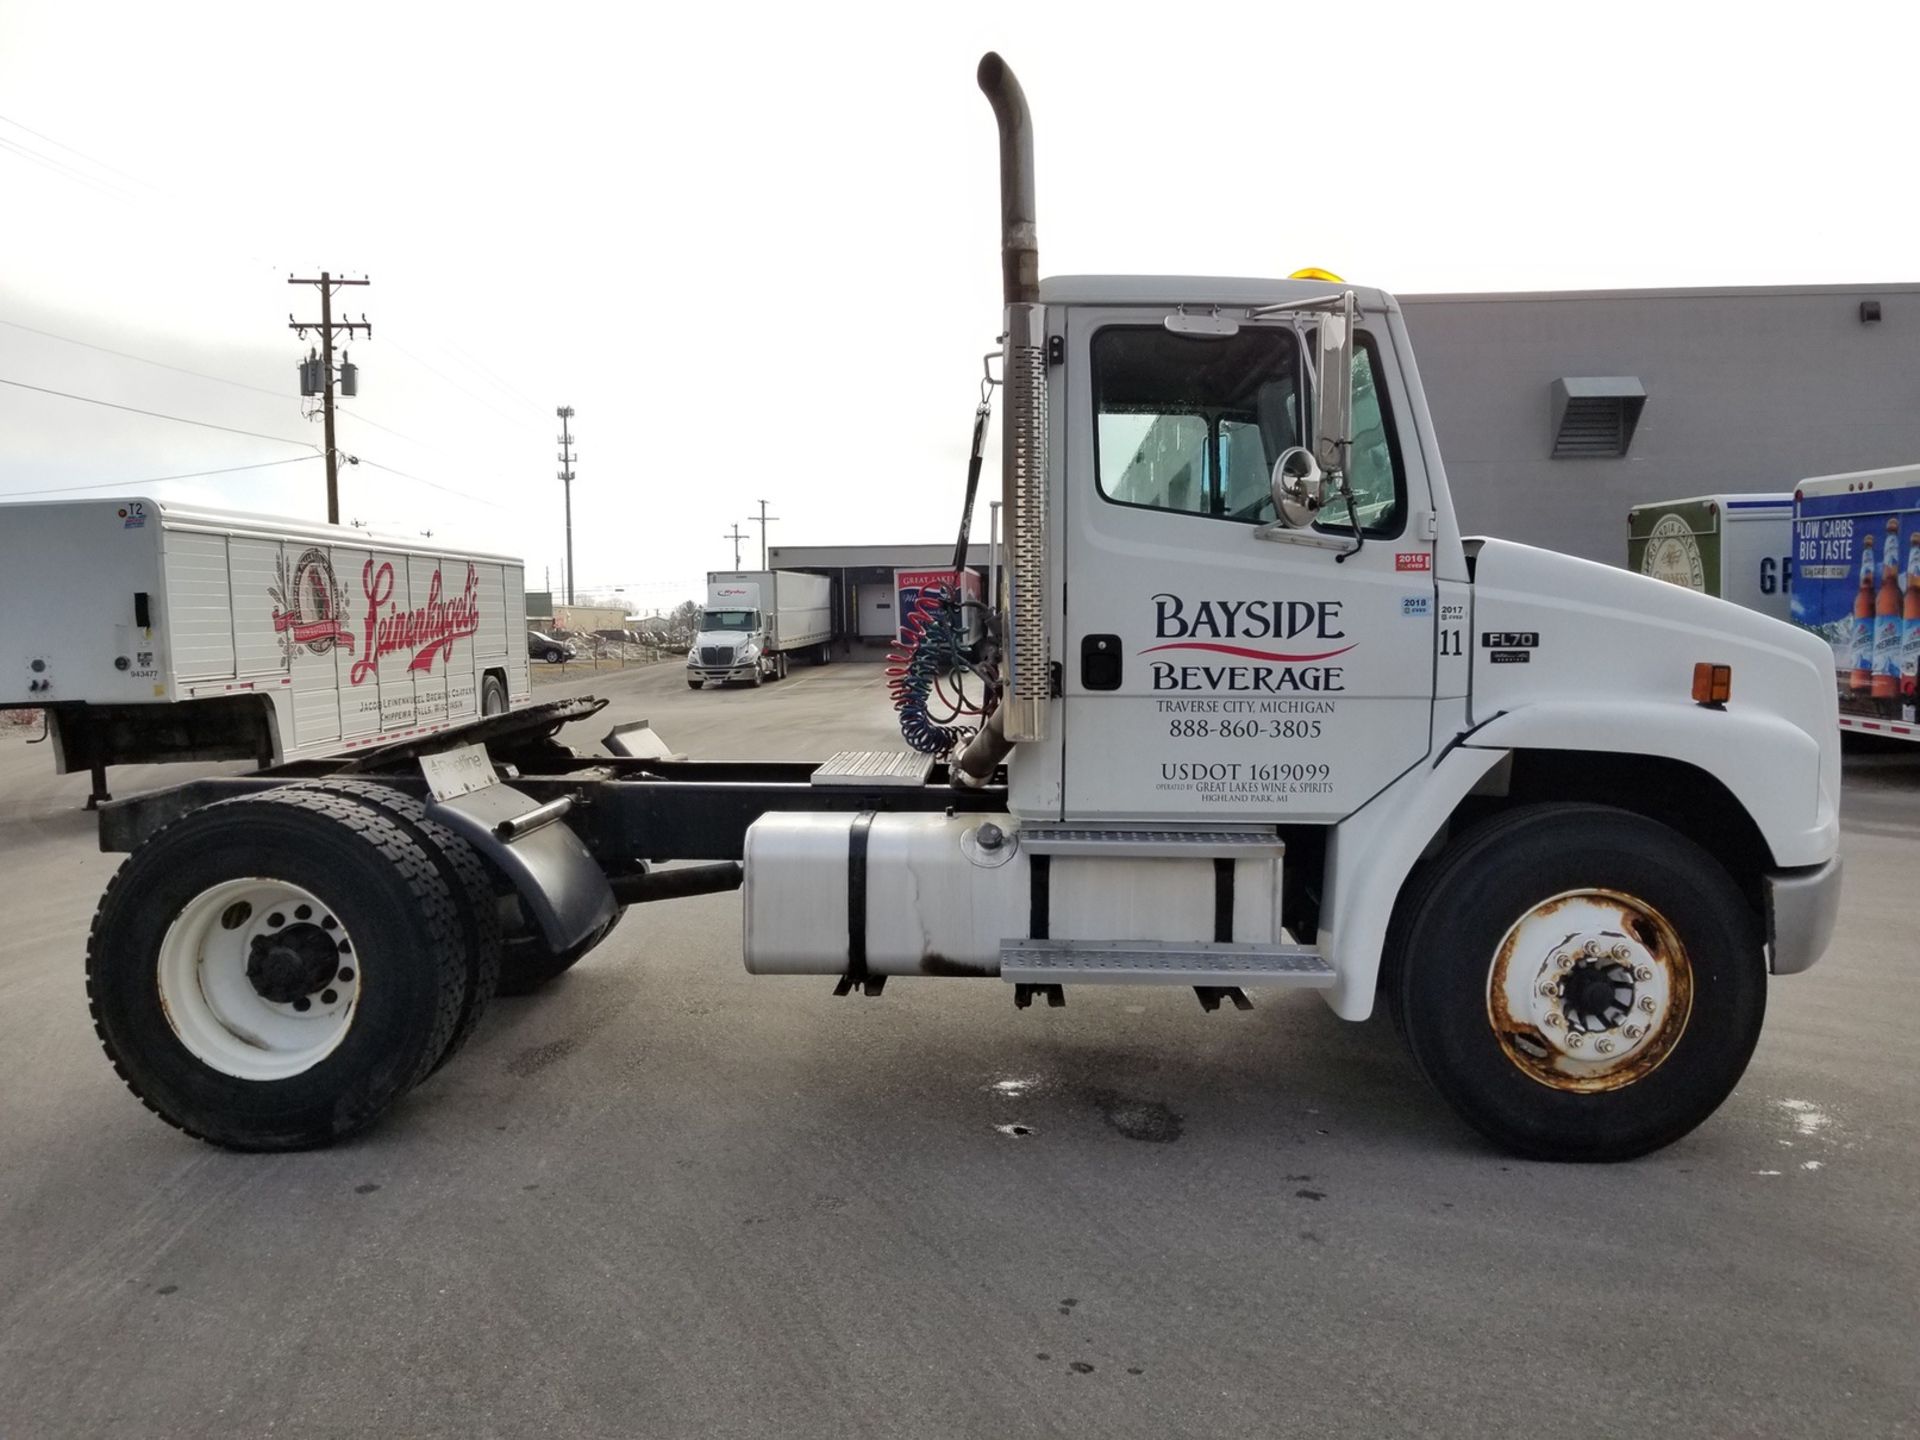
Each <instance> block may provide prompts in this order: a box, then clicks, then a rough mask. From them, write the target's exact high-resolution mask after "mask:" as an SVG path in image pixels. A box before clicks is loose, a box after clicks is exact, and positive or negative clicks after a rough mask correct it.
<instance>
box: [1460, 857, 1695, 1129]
mask: <svg viewBox="0 0 1920 1440" xmlns="http://www.w3.org/2000/svg"><path fill="white" fill-rule="evenodd" d="M1692 1010H1693V967H1692V964H1691V962H1690V961H1689V959H1688V957H1687V951H1686V947H1685V946H1684V945H1682V944H1681V943H1680V937H1679V936H1678V935H1677V934H1676V933H1675V932H1674V929H1673V926H1672V925H1671V924H1669V923H1668V921H1667V918H1666V917H1665V916H1664V915H1662V914H1661V913H1660V912H1659V911H1658V910H1656V909H1654V907H1653V906H1651V905H1649V904H1647V902H1646V901H1644V900H1640V899H1637V898H1635V897H1634V896H1631V895H1626V894H1622V893H1620V892H1618V891H1614V890H1570V891H1567V892H1564V893H1563V894H1559V895H1555V896H1553V897H1552V898H1551V899H1548V900H1542V901H1541V902H1540V903H1539V904H1538V905H1535V906H1534V907H1533V908H1532V909H1531V910H1529V911H1527V913H1526V914H1525V915H1522V916H1521V917H1520V918H1519V919H1518V920H1516V921H1515V922H1514V923H1513V925H1512V927H1511V928H1510V929H1508V931H1507V933H1506V935H1505V936H1504V937H1503V938H1502V940H1501V942H1500V945H1499V948H1498V949H1496V950H1495V952H1494V956H1493V963H1492V965H1491V967H1490V968H1489V970H1488V973H1487V1022H1488V1024H1490V1025H1491V1026H1492V1027H1493V1031H1494V1034H1495V1035H1496V1036H1497V1037H1498V1038H1499V1041H1500V1047H1501V1049H1502V1050H1504V1051H1505V1052H1506V1056H1507V1058H1508V1059H1509V1060H1511V1061H1512V1062H1513V1063H1514V1065H1515V1066H1517V1067H1518V1068H1519V1069H1520V1070H1521V1071H1522V1072H1523V1073H1525V1074H1526V1075H1528V1076H1529V1077H1531V1078H1532V1079H1534V1080H1537V1081H1539V1082H1540V1083H1541V1084H1543V1085H1547V1086H1550V1087H1551V1088H1553V1089H1555V1090H1567V1091H1572V1092H1575V1093H1578V1094H1594V1093H1598V1092H1601V1091H1607V1090H1618V1089H1621V1088H1622V1087H1624V1086H1627V1085H1631V1084H1633V1083H1634V1082H1635V1081H1637V1080H1640V1079H1643V1078H1645V1077H1646V1076H1647V1075H1649V1074H1651V1073H1652V1072H1653V1071H1654V1069H1656V1068H1657V1067H1658V1066H1659V1064H1660V1063H1661V1061H1663V1060H1665V1059H1666V1058H1667V1056H1668V1055H1670V1054H1671V1053H1672V1052H1673V1047H1674V1046H1675V1045H1676V1044H1677V1043H1678V1042H1679V1039H1680V1035H1681V1033H1682V1032H1683V1031H1684V1030H1685V1029H1686V1027H1687V1019H1688V1016H1689V1015H1690V1014H1691V1013H1692Z"/></svg>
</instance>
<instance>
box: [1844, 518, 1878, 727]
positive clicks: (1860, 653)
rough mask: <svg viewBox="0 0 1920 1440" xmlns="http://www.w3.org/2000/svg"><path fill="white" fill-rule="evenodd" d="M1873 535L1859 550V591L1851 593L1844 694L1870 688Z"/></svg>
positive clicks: (1858, 692) (1861, 692) (1858, 693)
mask: <svg viewBox="0 0 1920 1440" xmlns="http://www.w3.org/2000/svg"><path fill="white" fill-rule="evenodd" d="M1873 605H1874V595H1873V536H1871V535H1869V536H1867V538H1866V543H1865V544H1864V545H1863V546H1862V547H1861V550H1860V588H1859V589H1858V590H1856V591H1855V592H1854V594H1853V632H1852V638H1853V646H1852V649H1853V671H1852V673H1851V674H1850V675H1848V676H1847V693H1849V694H1851V695H1864V694H1866V693H1867V692H1868V691H1869V690H1870V689H1872V688H1873Z"/></svg>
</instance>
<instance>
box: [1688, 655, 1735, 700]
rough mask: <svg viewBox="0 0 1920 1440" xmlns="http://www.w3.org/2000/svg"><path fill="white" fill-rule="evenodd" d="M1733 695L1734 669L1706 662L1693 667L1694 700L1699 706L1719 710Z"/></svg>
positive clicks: (1729, 666)
mask: <svg viewBox="0 0 1920 1440" xmlns="http://www.w3.org/2000/svg"><path fill="white" fill-rule="evenodd" d="M1732 693H1733V667H1732V666H1731V665H1710V664H1708V663H1707V662H1705V661H1702V662H1701V663H1700V664H1698V665H1696V666H1694V667H1693V699H1694V703H1695V704H1697V705H1711V706H1712V707H1713V708H1714V709H1716V710H1717V709H1719V708H1720V707H1721V706H1723V705H1725V704H1726V703H1727V697H1728V696H1729V695H1731V694H1732Z"/></svg>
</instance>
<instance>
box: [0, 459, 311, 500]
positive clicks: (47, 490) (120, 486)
mask: <svg viewBox="0 0 1920 1440" xmlns="http://www.w3.org/2000/svg"><path fill="white" fill-rule="evenodd" d="M319 458H320V457H319V456H318V455H294V456H290V457H289V458H287V459H285V460H262V461H260V462H259V463H258V464H255V465H228V466H226V467H225V468H224V469H220V470H188V471H185V472H184V473H182V474H179V475H148V476H146V477H144V478H142V479H139V480H103V481H101V482H100V483H99V484H97V485H43V486H40V487H39V488H37V489H33V490H8V491H6V492H5V493H4V494H0V499H6V500H15V499H18V498H19V497H20V496H22V495H72V494H76V493H78V492H79V491H82V490H132V489H134V488H135V487H137V486H140V485H160V484H163V483H165V482H166V481H168V480H198V479H201V478H202V477H204V476H207V475H232V474H234V473H236V472H238V471H241V470H270V469H272V468H273V467H274V466H275V465H304V464H306V463H307V462H308V461H309V460H318V459H319Z"/></svg>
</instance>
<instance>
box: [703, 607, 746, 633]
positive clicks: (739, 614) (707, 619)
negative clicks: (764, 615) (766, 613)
mask: <svg viewBox="0 0 1920 1440" xmlns="http://www.w3.org/2000/svg"><path fill="white" fill-rule="evenodd" d="M700 628H701V629H702V630H758V629H759V628H760V612H759V611H758V610H708V611H705V612H703V613H702V614H701V616H700Z"/></svg>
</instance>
